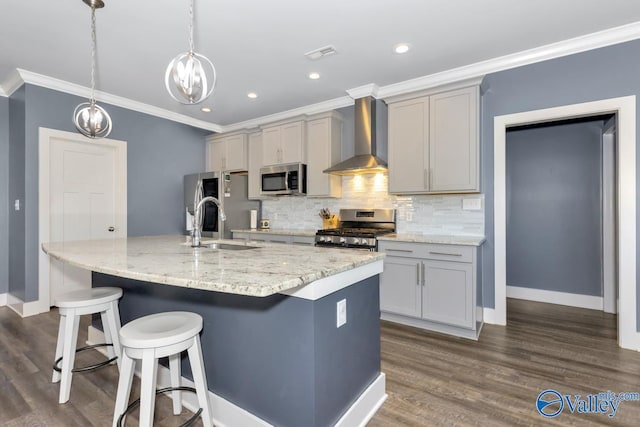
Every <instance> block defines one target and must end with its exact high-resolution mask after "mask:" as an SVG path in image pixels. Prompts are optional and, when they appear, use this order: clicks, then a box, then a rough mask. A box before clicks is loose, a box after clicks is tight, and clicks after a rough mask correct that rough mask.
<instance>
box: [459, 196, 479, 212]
mask: <svg viewBox="0 0 640 427" xmlns="http://www.w3.org/2000/svg"><path fill="white" fill-rule="evenodd" d="M481 209H482V199H462V210H464V211H479V210H481Z"/></svg>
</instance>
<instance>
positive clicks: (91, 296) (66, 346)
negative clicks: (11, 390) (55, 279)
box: [51, 288, 122, 403]
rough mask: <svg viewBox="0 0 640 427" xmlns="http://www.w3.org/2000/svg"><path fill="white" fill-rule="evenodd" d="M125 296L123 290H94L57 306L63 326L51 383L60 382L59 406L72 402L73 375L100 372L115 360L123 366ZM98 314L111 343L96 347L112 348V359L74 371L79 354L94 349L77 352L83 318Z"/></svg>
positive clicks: (65, 297)
mask: <svg viewBox="0 0 640 427" xmlns="http://www.w3.org/2000/svg"><path fill="white" fill-rule="evenodd" d="M121 296H122V289H120V288H91V289H83V290H79V291H73V292H69V293H66V294H63V295H60V296H59V297H58V299H57V300H56V305H57V306H58V308H59V311H60V326H59V327H58V342H57V344H56V354H55V359H54V360H55V362H54V367H53V375H52V377H51V381H52V382H54V383H57V382H60V396H59V399H58V402H59V403H66V402H67V401H69V395H70V393H71V381H72V374H73V372H78V371H88V370H93V369H97V368H99V367H101V366H105V365H107V364H108V363H110V362H112V361H113V360H115V361H116V363H117V364H118V367H120V358H119V357H118V356H119V355H120V353H121V352H122V347H121V345H120V340H119V335H118V332H119V330H120V312H119V311H118V299H119V298H120V297H121ZM94 313H100V315H101V318H102V327H103V329H104V335H105V341H106V343H107V344H98V345H96V346H101V345H108V347H107V348H108V352H109V360H107V361H105V362H103V363H98V364H96V365H93V366H88V367H83V368H77V369H75V370H74V362H75V358H76V352H77V351H82V350H84V349H88V348H92V347H94V346H88V347H83V348H80V349H77V350H76V345H77V341H78V325H79V323H80V316H82V315H86V314H94ZM60 359H62V360H60ZM60 361H62V366H61V367H59V366H58V365H59V364H60Z"/></svg>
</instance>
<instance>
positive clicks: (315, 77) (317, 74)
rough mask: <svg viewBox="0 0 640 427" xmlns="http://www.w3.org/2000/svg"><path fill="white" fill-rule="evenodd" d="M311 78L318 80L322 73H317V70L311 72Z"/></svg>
mask: <svg viewBox="0 0 640 427" xmlns="http://www.w3.org/2000/svg"><path fill="white" fill-rule="evenodd" d="M309 78H310V79H311V80H318V79H319V78H320V73H316V72H313V73H309Z"/></svg>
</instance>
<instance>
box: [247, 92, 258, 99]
mask: <svg viewBox="0 0 640 427" xmlns="http://www.w3.org/2000/svg"><path fill="white" fill-rule="evenodd" d="M247 96H248V97H249V98H251V99H256V98H257V97H258V94H257V93H255V92H249V93H248V94H247Z"/></svg>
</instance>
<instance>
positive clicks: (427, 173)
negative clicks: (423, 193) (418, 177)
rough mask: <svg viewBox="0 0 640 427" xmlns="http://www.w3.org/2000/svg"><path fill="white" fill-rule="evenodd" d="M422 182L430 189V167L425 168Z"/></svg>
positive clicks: (426, 188)
mask: <svg viewBox="0 0 640 427" xmlns="http://www.w3.org/2000/svg"><path fill="white" fill-rule="evenodd" d="M422 181H423V182H422V184H423V185H424V188H425V190H428V189H429V169H425V170H424V174H423V176H422Z"/></svg>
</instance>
